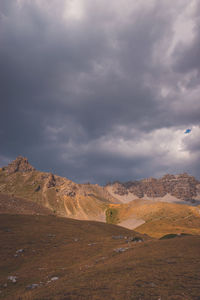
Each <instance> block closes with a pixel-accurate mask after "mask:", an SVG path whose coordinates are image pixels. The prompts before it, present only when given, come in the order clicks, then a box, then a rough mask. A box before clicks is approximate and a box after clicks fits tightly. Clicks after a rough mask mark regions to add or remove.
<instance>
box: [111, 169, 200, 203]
mask: <svg viewBox="0 0 200 300" xmlns="http://www.w3.org/2000/svg"><path fill="white" fill-rule="evenodd" d="M109 188H112V191H113V193H114V194H115V195H116V196H117V195H119V196H121V197H127V195H129V196H130V194H132V195H134V196H135V197H137V198H154V199H156V198H162V197H165V196H166V195H167V194H169V195H171V196H172V197H176V198H177V199H180V200H184V201H195V200H197V199H199V200H200V182H199V181H198V180H196V179H195V178H194V177H193V176H190V175H188V174H187V173H184V174H180V175H169V174H167V175H165V176H163V177H162V178H160V179H155V178H148V179H143V180H140V181H130V182H126V183H120V182H115V183H113V184H109V185H108V186H107V189H109Z"/></svg>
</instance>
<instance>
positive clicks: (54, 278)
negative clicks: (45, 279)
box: [51, 276, 59, 281]
mask: <svg viewBox="0 0 200 300" xmlns="http://www.w3.org/2000/svg"><path fill="white" fill-rule="evenodd" d="M58 279H59V278H58V277H56V276H55V277H52V278H51V281H56V280H58Z"/></svg>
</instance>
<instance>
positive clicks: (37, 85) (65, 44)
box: [0, 0, 200, 184]
mask: <svg viewBox="0 0 200 300" xmlns="http://www.w3.org/2000/svg"><path fill="white" fill-rule="evenodd" d="M199 16H200V1H199V0H176V1H174V0H148V1H147V0H135V1H133V0H117V1H116V0H109V1H107V0H51V1H49V0H0V104H1V105H0V166H3V165H6V164H7V163H8V162H10V161H11V160H13V159H15V158H16V156H18V155H23V156H25V157H28V159H29V161H30V163H31V164H32V165H34V166H35V167H36V168H37V169H39V170H42V171H51V172H54V173H56V174H58V175H61V176H66V177H68V178H69V179H72V180H74V181H76V182H87V181H90V182H92V183H100V184H104V183H106V182H108V181H114V180H121V181H127V180H135V179H140V178H144V177H149V176H152V177H160V176H162V175H163V174H166V173H173V174H178V173H183V172H188V173H189V174H191V175H194V176H196V177H197V178H200V17H199ZM187 129H190V130H191V131H190V130H187Z"/></svg>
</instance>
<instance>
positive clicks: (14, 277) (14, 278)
mask: <svg viewBox="0 0 200 300" xmlns="http://www.w3.org/2000/svg"><path fill="white" fill-rule="evenodd" d="M8 280H10V281H12V283H16V282H17V276H8Z"/></svg>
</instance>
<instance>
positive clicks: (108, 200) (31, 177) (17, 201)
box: [0, 156, 200, 236]
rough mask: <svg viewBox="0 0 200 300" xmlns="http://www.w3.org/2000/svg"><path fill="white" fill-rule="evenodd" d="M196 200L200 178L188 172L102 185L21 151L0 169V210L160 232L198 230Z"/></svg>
mask: <svg viewBox="0 0 200 300" xmlns="http://www.w3.org/2000/svg"><path fill="white" fill-rule="evenodd" d="M8 199H10V200H8ZM199 202H200V182H199V181H198V180H197V179H195V178H194V177H193V176H190V175H188V174H186V173H184V174H180V175H170V174H167V175H165V176H163V177H162V178H160V179H155V178H148V179H143V180H140V181H129V182H126V183H120V182H114V183H109V184H107V185H106V186H103V187H102V186H100V185H98V184H90V183H87V184H78V183H75V182H73V181H71V180H69V179H67V178H63V177H60V176H57V175H54V174H52V173H46V172H40V171H37V170H36V169H35V168H34V167H33V166H31V164H30V163H29V162H28V160H27V158H25V157H22V156H19V157H17V158H16V159H15V160H14V161H13V162H11V163H10V164H9V165H8V166H6V167H2V168H1V169H0V212H4V213H21V214H22V213H28V214H35V213H40V214H53V215H56V216H60V217H68V218H73V219H79V220H96V221H102V222H107V223H112V224H118V225H120V226H123V227H126V228H129V229H135V228H137V230H138V231H140V232H142V233H147V234H150V235H151V236H162V235H163V234H164V233H169V232H176V233H178V232H187V233H194V232H200V229H199V226H198V224H199V225H200V218H199V212H200V209H199ZM187 218H189V219H190V220H191V222H190V226H188V224H187V223H186V222H185V220H187ZM177 223H178V226H177ZM147 224H148V226H147Z"/></svg>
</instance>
